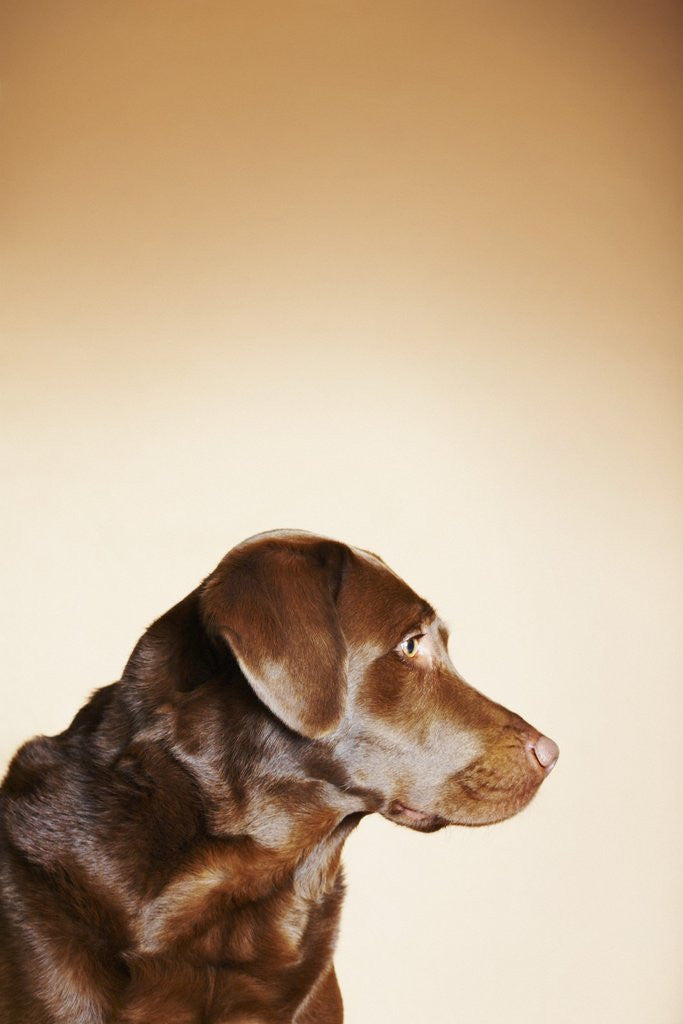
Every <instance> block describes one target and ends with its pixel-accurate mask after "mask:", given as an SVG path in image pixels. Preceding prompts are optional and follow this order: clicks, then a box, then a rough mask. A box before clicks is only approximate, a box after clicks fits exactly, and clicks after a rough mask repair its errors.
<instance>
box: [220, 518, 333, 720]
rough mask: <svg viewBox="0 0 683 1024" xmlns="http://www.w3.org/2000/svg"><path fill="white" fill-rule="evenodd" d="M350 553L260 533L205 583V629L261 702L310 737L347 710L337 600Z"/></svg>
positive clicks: (306, 539) (317, 541) (316, 540)
mask: <svg viewBox="0 0 683 1024" xmlns="http://www.w3.org/2000/svg"><path fill="white" fill-rule="evenodd" d="M347 552H348V549H347V548H346V547H345V546H344V545H343V544H339V543H337V542H336V541H331V540H324V539H322V538H320V537H315V536H313V535H311V534H305V533H302V534H297V533H294V532H292V533H286V534H277V535H273V534H261V535H259V536H257V537H254V538H251V539H250V540H248V541H245V542H244V543H243V544H240V545H239V546H238V547H236V548H233V549H232V551H230V552H228V554H227V555H226V556H225V558H224V559H223V561H222V562H221V563H220V565H219V566H218V568H217V569H216V570H215V571H214V572H213V573H212V574H211V576H209V577H208V579H207V580H206V581H205V583H204V587H203V593H202V607H203V615H204V622H205V624H206V627H207V630H208V631H209V632H210V633H214V634H215V633H220V634H221V635H222V636H223V637H224V638H225V639H226V640H227V642H228V643H229V645H230V647H231V648H232V651H233V653H234V655H235V657H236V658H237V660H238V662H239V664H240V667H241V669H242V671H243V672H244V674H245V676H246V677H247V679H248V680H249V682H250V683H251V685H252V687H253V689H254V690H255V692H256V694H257V695H258V696H259V697H260V699H261V700H262V701H263V702H264V704H266V705H267V706H268V707H269V708H270V710H271V711H272V712H273V713H274V714H275V715H277V717H278V718H279V719H281V721H283V722H284V723H285V725H287V726H289V728H290V729H293V730H294V731H295V732H298V733H300V734H301V735H303V736H307V737H309V738H318V737H321V736H324V735H325V734H326V733H329V732H331V731H332V730H333V729H335V728H336V726H337V725H338V724H339V722H340V720H341V718H342V715H343V713H344V704H345V698H346V643H345V640H344V636H343V633H342V630H341V626H340V624H339V617H338V614H337V607H336V598H337V595H338V592H339V589H340V587H341V582H342V577H343V573H344V568H345V565H346V556H347Z"/></svg>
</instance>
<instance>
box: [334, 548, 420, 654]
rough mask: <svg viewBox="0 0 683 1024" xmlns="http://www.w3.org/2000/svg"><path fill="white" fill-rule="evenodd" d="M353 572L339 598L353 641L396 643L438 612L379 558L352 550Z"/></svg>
mask: <svg viewBox="0 0 683 1024" xmlns="http://www.w3.org/2000/svg"><path fill="white" fill-rule="evenodd" d="M350 551H351V558H350V565H349V569H348V571H347V573H346V575H345V578H344V585H343V587H342V588H341V593H340V595H339V612H340V616H341V619H342V626H343V629H344V634H345V635H346V637H347V639H349V640H352V641H353V640H362V641H367V640H369V639H370V636H369V635H368V634H371V635H372V637H373V638H374V639H376V640H377V641H378V642H382V643H384V642H386V643H387V644H391V645H393V644H395V643H398V641H399V640H400V639H401V637H402V636H403V635H404V633H405V632H406V631H408V630H410V629H412V628H413V627H417V626H418V625H419V624H420V623H421V622H424V621H425V619H432V618H434V615H435V612H434V609H433V608H432V607H431V605H430V604H428V602H427V601H425V600H423V599H422V598H421V597H419V595H418V594H416V593H415V591H414V590H412V589H411V588H410V587H409V586H408V584H407V583H406V582H405V580H402V579H401V577H400V576H399V575H398V574H397V573H395V572H394V571H393V569H390V568H389V566H388V565H387V564H386V563H385V562H383V561H382V559H381V558H379V557H378V556H377V555H375V554H373V553H372V552H370V551H365V550H363V549H362V548H355V547H354V548H351V549H350Z"/></svg>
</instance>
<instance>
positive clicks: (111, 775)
mask: <svg viewBox="0 0 683 1024" xmlns="http://www.w3.org/2000/svg"><path fill="white" fill-rule="evenodd" d="M418 633H419V634H422V635H423V636H422V639H421V640H420V641H419V645H420V654H419V656H418V657H415V658H414V659H410V658H408V657H407V656H406V654H405V651H404V650H403V648H402V647H401V642H402V641H404V640H405V639H406V637H407V636H410V635H414V634H418ZM446 639H447V636H446V633H445V627H444V626H443V624H442V623H440V622H439V620H438V619H437V618H436V616H435V613H434V612H433V610H432V609H431V607H430V606H429V605H428V604H427V603H426V602H425V601H422V600H421V599H420V598H418V597H417V595H416V594H414V593H413V592H412V591H411V590H410V589H409V588H408V587H407V586H406V584H405V583H403V582H402V581H401V580H400V579H399V578H398V577H397V576H396V575H395V574H394V573H392V572H391V570H389V569H388V568H387V567H386V566H385V565H384V563H383V562H382V561H381V560H380V559H379V558H377V557H376V556H373V555H370V554H369V553H367V552H363V551H360V550H358V549H353V548H349V547H347V546H346V545H343V544H339V543H337V542H334V541H329V540H325V539H322V538H319V537H315V536H312V535H309V534H304V533H300V532H296V531H291V532H287V533H285V532H277V533H273V534H262V535H259V536H257V537H255V538H251V539H250V540H249V541H245V542H244V543H243V544H241V545H239V546H238V547H237V548H235V549H233V550H232V551H231V552H230V553H229V554H228V555H227V556H226V558H225V559H224V560H223V561H222V562H221V564H220V565H219V566H218V568H217V569H216V570H215V572H214V573H212V574H211V576H209V577H208V579H207V580H205V581H204V583H203V584H202V585H201V586H200V587H199V588H198V589H197V590H195V591H194V592H193V593H192V594H190V595H189V596H188V597H186V598H185V599H184V600H183V601H181V602H180V603H179V604H178V605H176V606H175V607H174V608H172V609H171V610H170V611H169V612H167V613H166V614H165V615H164V616H162V617H161V618H160V619H159V620H158V621H157V622H155V623H154V625H153V626H151V627H150V629H149V630H148V631H147V632H146V633H145V634H144V636H143V637H142V639H141V640H140V641H139V643H138V644H137V646H136V648H135V650H134V651H133V654H132V656H131V658H130V660H129V662H128V665H127V666H126V669H125V671H124V674H123V678H122V679H121V681H120V682H118V683H115V684H113V685H111V686H108V687H105V688H104V689H102V690H99V691H97V692H96V693H95V694H94V696H93V697H92V699H91V700H90V702H89V703H88V704H87V705H86V706H85V707H84V708H83V709H82V710H81V711H79V713H78V714H77V715H76V717H75V719H74V721H73V722H72V724H71V726H70V727H69V728H68V729H67V730H66V732H64V733H62V734H61V735H60V736H55V737H38V738H36V739H34V740H31V741H30V742H29V743H27V744H26V745H25V746H23V747H22V748H21V749H20V750H19V752H18V753H17V755H16V756H15V758H14V760H13V762H12V764H11V765H10V768H9V771H8V773H7V776H6V778H5V781H4V783H3V786H2V790H1V791H0V794H1V801H2V802H1V805H0V843H1V846H0V872H1V874H0V881H1V886H2V888H1V894H2V899H1V900H0V1019H1V1020H2V1021H7V1022H8V1024H10V1022H11V1024H86V1022H87V1024H171V1022H172V1024H247V1022H249V1024H285V1022H288V1024H339V1022H340V1021H341V1019H342V1004H341V997H340V994H339V989H338V986H337V982H336V978H335V975H334V968H333V965H332V956H333V951H334V945H335V938H336V933H337V924H338V918H339V911H340V907H341V902H342V896H343V882H342V876H341V870H340V857H341V851H342V847H343V844H344V841H345V839H346V837H347V836H348V834H349V833H350V832H351V830H352V829H353V828H354V827H355V825H356V824H357V823H358V821H359V820H360V819H361V818H362V816H363V815H365V814H368V813H371V812H373V811H379V812H380V813H381V814H383V815H385V816H386V817H387V818H389V819H391V820H393V821H396V822H398V823H399V824H404V825H408V826H410V827H412V828H416V829H419V830H421V831H434V830H435V829H437V828H441V827H443V826H444V825H446V824H451V823H458V824H465V825H479V824H486V823H488V822H492V821H498V820H500V819H502V818H505V817H508V816H509V815H511V814H514V813H515V812H516V811H518V810H519V809H520V808H521V807H523V806H524V805H525V804H526V803H527V802H528V801H529V799H530V798H531V797H532V795H533V794H534V793H535V791H536V789H537V788H538V785H539V783H540V782H541V781H542V779H543V777H544V775H545V771H544V770H543V769H542V768H541V766H540V765H539V763H538V762H537V761H536V760H535V759H534V757H533V756H531V755H530V753H529V747H530V744H531V743H533V742H534V741H535V740H536V739H537V738H538V736H539V734H538V733H537V732H536V730H534V729H532V728H531V727H530V726H528V725H527V724H526V723H525V722H523V721H522V719H520V718H518V717H517V716H516V715H513V714H512V713H511V712H509V711H506V710H505V709H504V708H502V707H500V706H499V705H497V704H494V703H492V702H491V701H489V700H487V699H486V698H485V697H483V696H482V695H481V694H479V693H477V692H476V691H475V690H473V689H472V688H471V687H469V686H467V685H466V684H465V683H464V682H463V681H462V680H461V679H460V678H459V677H458V675H457V673H456V672H455V670H454V669H453V666H452V665H451V663H450V660H449V658H448V654H447V651H446Z"/></svg>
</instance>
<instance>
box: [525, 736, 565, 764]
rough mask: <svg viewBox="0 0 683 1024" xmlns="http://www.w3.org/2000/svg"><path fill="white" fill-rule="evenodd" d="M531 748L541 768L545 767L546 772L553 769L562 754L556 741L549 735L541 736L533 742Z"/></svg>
mask: <svg viewBox="0 0 683 1024" xmlns="http://www.w3.org/2000/svg"><path fill="white" fill-rule="evenodd" d="M531 749H532V750H533V752H534V757H535V758H536V760H537V761H538V763H539V764H540V766H541V768H544V769H545V771H546V772H550V771H552V769H553V768H554V767H555V765H556V764H557V759H558V757H559V756H560V748H559V747H558V745H557V743H555V740H551V739H550V737H549V736H539V737H538V739H537V740H536V741H535V742H534V743H532V744H531Z"/></svg>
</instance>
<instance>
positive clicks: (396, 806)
mask: <svg viewBox="0 0 683 1024" xmlns="http://www.w3.org/2000/svg"><path fill="white" fill-rule="evenodd" d="M389 810H390V813H391V814H400V815H402V816H403V817H404V818H407V819H408V820H409V821H413V822H415V823H416V824H417V823H418V822H424V821H430V820H431V819H432V818H433V817H434V815H433V814H429V813H428V812H427V811H418V810H417V809H416V808H415V807H408V805H407V804H404V803H403V802H402V801H401V800H394V801H393V803H392V805H391V807H390V809H389Z"/></svg>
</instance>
